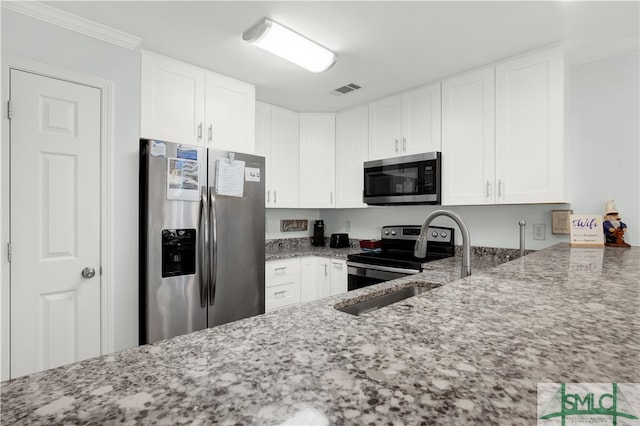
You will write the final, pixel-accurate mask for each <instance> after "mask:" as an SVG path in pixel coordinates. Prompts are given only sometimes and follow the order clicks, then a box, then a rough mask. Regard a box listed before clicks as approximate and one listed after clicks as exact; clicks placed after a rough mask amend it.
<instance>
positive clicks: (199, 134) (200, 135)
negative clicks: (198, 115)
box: [198, 123, 202, 141]
mask: <svg viewBox="0 0 640 426" xmlns="http://www.w3.org/2000/svg"><path fill="white" fill-rule="evenodd" d="M198 140H199V141H201V140H202V123H200V124H198Z"/></svg>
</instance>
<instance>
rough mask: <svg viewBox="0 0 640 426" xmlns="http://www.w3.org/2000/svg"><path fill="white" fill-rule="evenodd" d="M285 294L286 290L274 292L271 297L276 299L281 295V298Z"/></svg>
mask: <svg viewBox="0 0 640 426" xmlns="http://www.w3.org/2000/svg"><path fill="white" fill-rule="evenodd" d="M286 292H287V290H280V291H274V292H273V297H276V298H277V297H281V295H282V296H284V294H285V293H286Z"/></svg>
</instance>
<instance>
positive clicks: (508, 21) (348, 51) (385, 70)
mask: <svg viewBox="0 0 640 426" xmlns="http://www.w3.org/2000/svg"><path fill="white" fill-rule="evenodd" d="M45 3H46V4H48V5H50V6H54V7H57V8H60V9H62V10H65V11H67V12H70V13H73V14H75V15H79V16H82V17H85V18H87V19H90V20H93V21H96V22H99V23H102V24H105V25H108V26H110V27H113V28H116V29H119V30H122V31H125V32H128V33H130V34H133V35H136V36H139V37H141V38H142V39H143V42H142V45H141V47H142V48H144V49H148V50H151V51H155V52H158V53H161V54H164V55H167V56H171V57H174V58H176V59H179V60H182V61H185V62H188V63H192V64H194V65H198V66H201V67H203V68H207V69H210V70H212V71H215V72H218V73H220V74H224V75H227V76H230V77H234V78H237V79H239V80H243V81H246V82H249V83H252V84H255V86H256V96H257V98H258V99H259V100H262V101H265V102H269V103H272V104H275V105H279V106H282V107H285V108H289V109H293V110H295V111H300V112H320V111H338V110H342V109H345V108H348V107H351V106H355V105H359V104H362V103H365V102H368V101H371V100H374V99H377V98H381V97H384V96H387V95H390V94H393V93H397V92H400V91H402V90H405V89H409V88H412V87H416V86H419V85H421V84H424V83H428V82H432V81H437V80H439V79H441V78H443V77H446V76H450V75H454V74H456V73H460V72H463V71H466V70H470V69H472V68H476V67H479V66H482V65H485V64H490V63H492V62H496V61H499V60H501V59H503V58H506V57H509V56H513V55H516V54H519V53H524V52H526V51H528V50H532V49H536V48H538V47H543V46H545V45H549V44H553V43H557V42H565V43H566V45H567V48H568V51H569V53H574V54H575V53H576V52H578V53H579V52H584V51H587V50H589V49H593V48H600V47H602V46H606V45H608V44H611V43H613V42H617V41H619V40H625V39H627V40H628V39H629V38H633V37H636V38H637V37H638V34H639V27H640V26H639V21H640V19H639V13H640V9H639V5H640V3H639V2H638V1H622V2H615V1H539V2H525V1H497V2H484V1H470V2H462V1H439V2H437V1H409V2H401V1H374V2H369V1H352V2H346V1H320V2H311V1H297V2H291V1H289V2H286V1H285V2H272V1H258V2H248V1H228V2H223V1H194V2H187V1H160V2H155V1H142V2H133V1H115V2H102V1H77V2H66V1H63V2H58V1H55V2H45ZM263 16H267V17H269V18H271V19H273V20H275V21H278V22H280V23H282V24H284V25H286V26H288V27H290V28H292V29H294V30H296V31H298V32H299V33H301V34H304V35H306V36H308V37H309V38H311V39H313V40H315V41H317V42H319V43H320V44H322V45H324V46H326V47H328V48H330V49H331V50H333V51H334V52H336V54H337V56H338V61H337V63H336V65H334V67H333V68H331V69H330V70H328V71H327V72H325V73H322V74H313V73H310V72H308V71H306V70H304V69H302V68H299V67H297V66H295V65H292V64H290V63H288V62H286V61H284V60H282V59H280V58H277V57H274V56H272V55H270V54H269V53H267V52H264V51H262V50H261V49H259V48H257V47H254V46H252V45H250V44H248V43H246V42H244V41H242V33H243V31H244V30H245V29H247V28H248V27H249V26H251V25H252V24H253V23H255V22H256V21H257V20H258V19H260V18H261V17H263ZM350 82H355V83H357V84H359V85H362V86H363V89H361V90H359V91H358V92H354V93H350V94H347V95H336V94H334V93H332V91H333V89H335V88H337V87H340V86H343V85H345V84H347V83H350Z"/></svg>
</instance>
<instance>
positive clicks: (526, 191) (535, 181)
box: [496, 47, 567, 204]
mask: <svg viewBox="0 0 640 426" xmlns="http://www.w3.org/2000/svg"><path fill="white" fill-rule="evenodd" d="M564 77H565V71H564V50H563V49H562V48H561V47H558V48H553V49H548V50H544V51H540V52H537V53H533V54H531V55H527V56H524V57H521V58H517V59H514V60H511V61H508V62H504V63H502V64H499V65H497V66H496V182H497V194H496V195H497V198H496V201H497V202H499V203H505V204H513V203H548V202H565V201H567V200H566V191H565V189H566V183H565V159H566V154H565V144H564V96H565V88H564Z"/></svg>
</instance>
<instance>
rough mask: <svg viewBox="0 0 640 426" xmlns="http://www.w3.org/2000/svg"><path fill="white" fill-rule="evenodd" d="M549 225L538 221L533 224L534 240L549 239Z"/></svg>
mask: <svg viewBox="0 0 640 426" xmlns="http://www.w3.org/2000/svg"><path fill="white" fill-rule="evenodd" d="M546 228H547V225H545V224H544V223H538V224H534V225H533V239H534V240H546V239H547V230H546Z"/></svg>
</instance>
